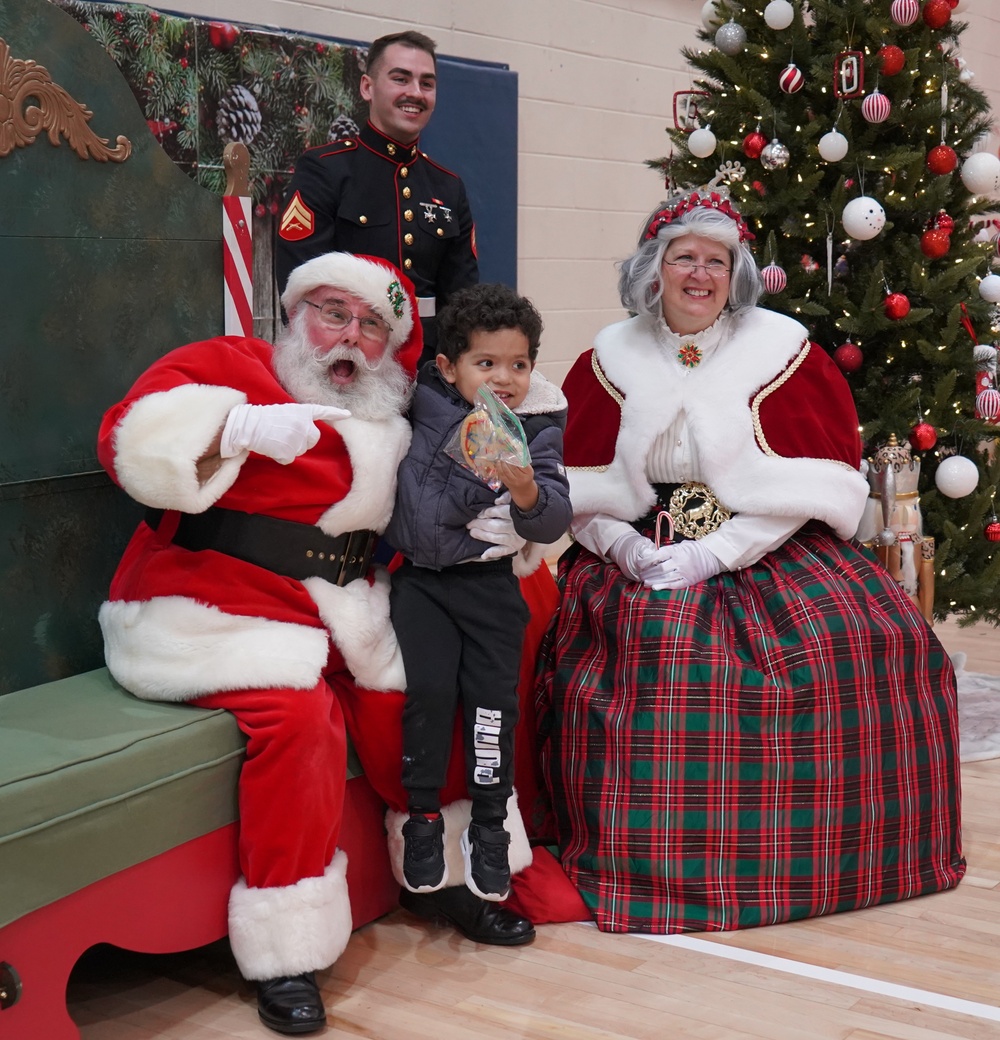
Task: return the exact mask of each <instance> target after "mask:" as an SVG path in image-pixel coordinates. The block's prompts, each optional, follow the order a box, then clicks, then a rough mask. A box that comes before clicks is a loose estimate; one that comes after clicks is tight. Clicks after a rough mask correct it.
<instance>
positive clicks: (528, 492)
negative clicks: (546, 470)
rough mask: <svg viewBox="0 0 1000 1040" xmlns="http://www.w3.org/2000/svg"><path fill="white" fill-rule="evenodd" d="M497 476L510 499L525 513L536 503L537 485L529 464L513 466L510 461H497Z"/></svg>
mask: <svg viewBox="0 0 1000 1040" xmlns="http://www.w3.org/2000/svg"><path fill="white" fill-rule="evenodd" d="M497 476H498V477H499V478H500V479H501V480H502V481H503V483H504V486H505V487H506V488H507V490H508V491H509V492H510V497H511V501H512V502H513V503H514V505H516V506H517V508H518V509H520V510H521V511H522V512H524V513H527V512H528V511H529V510H532V509H534V508H535V506H536V505H537V504H538V485H537V484H536V483H535V471H534V470H533V469H532V468H531V466H515V465H514V464H513V463H512V462H498V463H497Z"/></svg>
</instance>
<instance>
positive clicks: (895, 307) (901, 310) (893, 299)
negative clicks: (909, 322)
mask: <svg viewBox="0 0 1000 1040" xmlns="http://www.w3.org/2000/svg"><path fill="white" fill-rule="evenodd" d="M909 313H910V301H909V298H908V297H907V296H906V294H905V293H901V292H894V293H889V295H888V296H887V297H886V298H885V316H886V317H887V318H889V319H891V320H892V321H899V320H900V319H901V318H905V317H906V316H907V314H909Z"/></svg>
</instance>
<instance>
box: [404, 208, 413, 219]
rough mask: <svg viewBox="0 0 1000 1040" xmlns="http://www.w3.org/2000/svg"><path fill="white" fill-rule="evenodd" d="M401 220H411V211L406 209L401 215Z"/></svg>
mask: <svg viewBox="0 0 1000 1040" xmlns="http://www.w3.org/2000/svg"><path fill="white" fill-rule="evenodd" d="M403 220H413V210H412V209H408V210H406V211H405V212H404V213H403Z"/></svg>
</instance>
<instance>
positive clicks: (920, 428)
mask: <svg viewBox="0 0 1000 1040" xmlns="http://www.w3.org/2000/svg"><path fill="white" fill-rule="evenodd" d="M910 444H912V445H913V447H914V448H916V449H917V451H930V450H931V448H933V447H934V445H935V444H937V430H935V429H934V427H933V426H931V424H930V423H926V422H922V423H917V425H916V426H914V427H913V429H912V430H910Z"/></svg>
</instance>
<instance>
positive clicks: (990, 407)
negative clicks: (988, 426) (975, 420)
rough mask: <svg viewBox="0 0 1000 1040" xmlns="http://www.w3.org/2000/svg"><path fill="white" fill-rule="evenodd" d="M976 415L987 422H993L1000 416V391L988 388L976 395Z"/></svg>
mask: <svg viewBox="0 0 1000 1040" xmlns="http://www.w3.org/2000/svg"><path fill="white" fill-rule="evenodd" d="M976 415H978V416H979V418H980V419H985V420H986V421H987V422H993V420H994V419H996V418H997V416H1000V390H994V388H993V387H987V388H986V389H985V390H980V391H979V393H978V394H976Z"/></svg>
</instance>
